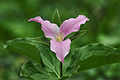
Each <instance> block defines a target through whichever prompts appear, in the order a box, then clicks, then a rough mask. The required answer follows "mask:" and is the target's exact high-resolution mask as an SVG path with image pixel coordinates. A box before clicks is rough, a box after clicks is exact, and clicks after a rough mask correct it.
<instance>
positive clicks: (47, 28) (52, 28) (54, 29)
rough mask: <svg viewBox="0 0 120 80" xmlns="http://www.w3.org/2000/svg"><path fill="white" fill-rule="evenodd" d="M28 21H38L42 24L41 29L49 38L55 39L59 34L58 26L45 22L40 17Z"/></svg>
mask: <svg viewBox="0 0 120 80" xmlns="http://www.w3.org/2000/svg"><path fill="white" fill-rule="evenodd" d="M28 21H36V22H38V23H40V24H41V25H42V26H41V29H42V30H43V31H44V34H45V36H46V37H47V38H52V39H54V38H55V34H57V33H58V32H59V27H58V26H57V25H56V24H53V23H50V21H47V20H43V19H42V18H41V17H40V16H37V17H35V18H31V19H30V20H28Z"/></svg>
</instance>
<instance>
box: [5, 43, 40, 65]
mask: <svg viewBox="0 0 120 80" xmlns="http://www.w3.org/2000/svg"><path fill="white" fill-rule="evenodd" d="M6 49H7V50H8V51H10V52H12V53H17V54H22V55H25V56H27V57H28V58H30V59H32V60H33V61H36V62H38V63H40V53H39V50H38V49H37V48H36V47H35V46H34V45H32V44H30V43H27V42H23V41H14V42H11V43H10V44H8V46H7V48H6Z"/></svg>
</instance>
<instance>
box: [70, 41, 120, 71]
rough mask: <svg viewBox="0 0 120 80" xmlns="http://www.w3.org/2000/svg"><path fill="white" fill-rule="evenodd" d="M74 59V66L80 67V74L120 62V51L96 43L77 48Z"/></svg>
mask: <svg viewBox="0 0 120 80" xmlns="http://www.w3.org/2000/svg"><path fill="white" fill-rule="evenodd" d="M72 59H73V61H72V62H71V63H74V64H73V65H75V64H78V65H79V66H80V68H79V70H78V72H79V71H85V70H89V69H93V68H97V67H100V66H103V65H107V64H112V63H116V62H120V50H117V49H115V48H111V47H107V46H104V45H102V44H98V43H95V44H90V45H86V46H83V47H80V48H77V49H76V50H75V51H74V53H73V56H72Z"/></svg>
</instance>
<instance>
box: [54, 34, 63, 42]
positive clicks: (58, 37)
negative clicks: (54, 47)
mask: <svg viewBox="0 0 120 80" xmlns="http://www.w3.org/2000/svg"><path fill="white" fill-rule="evenodd" d="M63 35H64V34H62V35H61V33H60V32H59V33H58V35H57V34H55V38H56V40H57V41H58V42H61V41H62V38H63Z"/></svg>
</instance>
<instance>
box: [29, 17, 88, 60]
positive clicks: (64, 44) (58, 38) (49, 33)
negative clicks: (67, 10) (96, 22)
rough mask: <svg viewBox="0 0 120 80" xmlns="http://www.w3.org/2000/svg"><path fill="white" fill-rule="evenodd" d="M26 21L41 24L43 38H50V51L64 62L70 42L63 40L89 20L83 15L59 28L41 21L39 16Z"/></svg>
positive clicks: (66, 21) (67, 21)
mask: <svg viewBox="0 0 120 80" xmlns="http://www.w3.org/2000/svg"><path fill="white" fill-rule="evenodd" d="M28 21H36V22H38V23H40V24H41V29H42V30H43V32H44V35H45V37H47V38H51V40H50V49H51V50H52V51H53V52H54V53H56V56H57V58H58V59H59V60H60V61H61V62H64V58H65V57H66V55H67V54H68V53H69V51H70V44H71V40H70V39H69V38H68V39H66V40H64V38H65V37H66V36H67V35H68V34H70V33H72V32H77V31H79V29H80V25H81V24H84V23H85V22H86V21H89V19H88V18H87V17H86V16H84V15H79V16H78V17H77V18H75V19H74V18H70V19H68V20H65V21H64V22H63V23H62V24H61V26H60V27H58V26H57V25H56V24H54V23H51V22H49V21H48V20H43V19H42V18H41V17H40V16H37V17H35V18H31V19H29V20H28Z"/></svg>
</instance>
